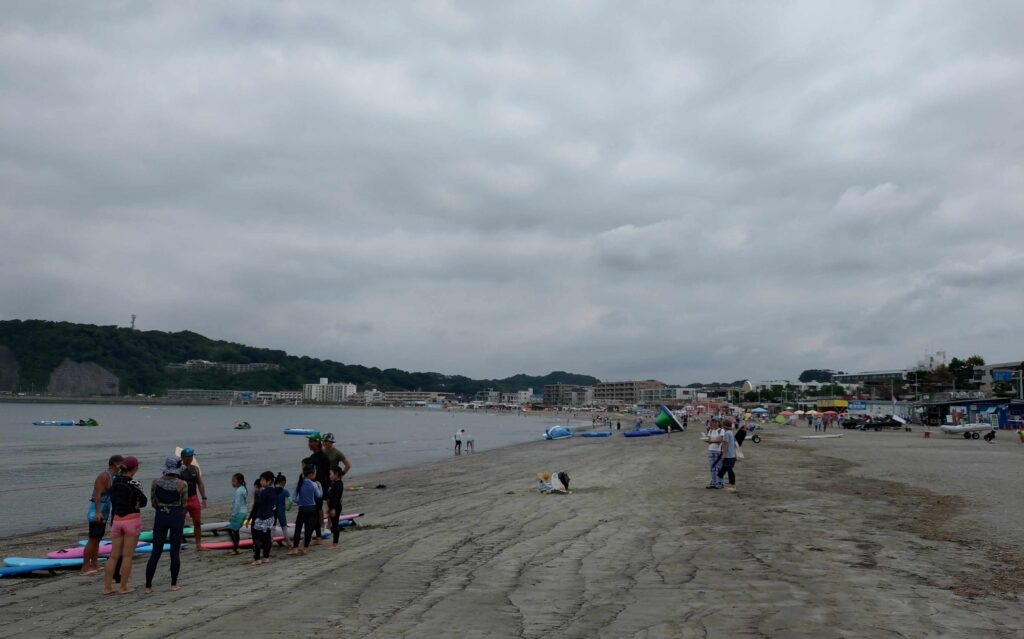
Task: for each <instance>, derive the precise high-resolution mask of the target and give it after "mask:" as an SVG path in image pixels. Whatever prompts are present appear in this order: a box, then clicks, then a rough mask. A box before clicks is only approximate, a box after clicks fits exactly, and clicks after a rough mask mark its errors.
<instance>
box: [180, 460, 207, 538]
mask: <svg viewBox="0 0 1024 639" xmlns="http://www.w3.org/2000/svg"><path fill="white" fill-rule="evenodd" d="M195 455H196V452H195V451H194V450H192V449H191V448H183V449H182V450H181V471H180V474H179V475H180V477H181V478H182V479H183V480H185V484H186V485H188V501H187V502H186V503H185V511H186V512H187V513H188V516H189V517H191V518H192V529H193V535H194V537H195V540H196V550H203V508H206V484H204V483H203V474H202V473H201V472H199V467H198V466H196V465H194V464H193V463H192V461H193V459H195ZM200 496H202V501H200V499H199V498H200Z"/></svg>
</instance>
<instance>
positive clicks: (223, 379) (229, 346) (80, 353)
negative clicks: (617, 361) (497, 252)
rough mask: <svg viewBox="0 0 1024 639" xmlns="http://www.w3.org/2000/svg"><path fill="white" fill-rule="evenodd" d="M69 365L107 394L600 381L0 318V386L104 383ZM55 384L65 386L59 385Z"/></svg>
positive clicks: (468, 388)
mask: <svg viewBox="0 0 1024 639" xmlns="http://www.w3.org/2000/svg"><path fill="white" fill-rule="evenodd" d="M187 360H208V361H211V362H224V363H230V364H250V363H257V362H261V363H268V364H276V365H277V368H276V369H275V370H261V371H253V372H243V373H237V374H232V373H231V372H229V371H226V370H201V371H186V370H182V369H175V368H171V369H168V368H167V367H168V365H169V364H180V363H182V362H185V361H187ZM75 363H78V364H86V363H90V364H96V365H98V366H99V367H102V369H105V371H109V372H110V373H113V375H116V376H117V378H118V382H119V385H115V386H114V387H112V388H114V390H112V391H111V392H112V393H121V394H137V393H145V394H157V395H161V394H163V393H164V392H165V391H166V390H167V389H168V388H205V389H233V390H268V391H274V390H296V389H299V388H302V385H303V384H308V383H312V382H316V381H317V380H318V379H319V378H321V377H327V378H329V379H330V380H331V381H332V382H351V383H353V384H357V385H359V386H374V387H376V388H379V389H380V390H384V391H388V390H425V391H427V390H429V391H441V392H449V393H459V394H472V393H476V392H477V391H481V390H486V389H488V388H493V389H494V390H500V391H506V392H511V391H516V390H521V389H525V388H531V387H532V388H533V389H534V390H535V391H538V392H539V391H540V390H541V389H542V388H543V387H544V385H545V384H555V383H565V384H580V385H593V384H597V383H598V382H599V381H600V380H598V379H597V378H596V377H591V376H589V375H578V374H574V373H566V372H563V371H555V372H552V373H549V374H547V375H543V376H531V375H522V374H520V375H514V376H512V377H508V378H505V379H471V378H469V377H466V376H463V375H443V374H441V373H410V372H407V371H403V370H399V369H397V368H388V369H384V370H381V369H379V368H372V367H366V366H360V365H357V364H343V363H341V362H335V361H331V360H321V359H316V358H312V357H297V356H294V355H289V354H287V353H286V352H284V351H280V350H272V349H268V348H255V347H252V346H245V345H242V344H235V343H233V342H224V341H219V340H212V339H209V338H206V337H203V336H202V335H199V334H197V333H193V332H191V331H182V332H179V333H165V332H163V331H136V330H132V329H128V328H119V327H117V326H95V325H92V324H73V323H70V322H46V321H42V320H8V321H0V391H2V390H8V391H11V390H17V391H35V392H41V391H43V390H45V389H47V388H53V387H54V386H55V384H57V382H58V381H59V382H60V383H62V384H64V383H65V382H66V381H67V378H69V377H70V378H72V379H73V381H75V380H74V378H75V376H78V377H79V378H81V377H82V376H83V375H84V376H85V377H86V378H88V375H90V374H92V375H93V376H94V377H95V378H96V379H95V382H96V384H99V383H102V384H103V385H104V386H103V387H104V388H107V387H110V385H111V381H110V379H109V378H107V377H104V376H102V375H98V374H96V373H94V372H93V371H92V370H91V369H88V370H85V369H83V367H76V366H75V365H74V364H75ZM83 370H84V372H83ZM55 371H57V374H58V375H60V374H62V372H64V374H63V377H62V378H61V379H60V380H57V379H55V375H54V373H55ZM65 371H66V372H65ZM77 381H79V382H81V383H83V384H86V386H84V387H87V388H91V387H90V386H88V384H89V383H90V382H92V381H94V380H90V379H84V380H82V379H78V380H77ZM58 385H59V384H58ZM61 387H62V388H63V387H66V384H65V386H61ZM95 387H96V388H99V386H95ZM107 394H110V393H107Z"/></svg>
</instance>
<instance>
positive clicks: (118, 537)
mask: <svg viewBox="0 0 1024 639" xmlns="http://www.w3.org/2000/svg"><path fill="white" fill-rule="evenodd" d="M334 444H335V438H334V435H333V434H331V433H327V434H326V435H324V436H323V437H321V436H320V434H319V433H317V434H313V435H310V436H309V438H308V447H309V451H310V454H309V455H308V456H307V457H305V458H304V459H303V460H302V466H301V468H302V471H301V474H300V476H299V480H298V482H297V483H296V486H295V494H294V497H292V494H291V493H289V492H288V490H287V488H286V486H287V478H286V477H285V476H284V475H283V474H282V473H276V474H275V473H274V472H272V471H269V470H267V471H263V472H262V473H260V475H259V477H258V478H257V480H256V482H255V484H254V491H253V492H254V496H253V500H252V505H251V507H250V506H249V505H248V501H249V500H248V488H247V486H246V481H245V476H244V475H243V474H242V473H235V474H234V475H233V476H232V477H231V485H232V487H233V488H234V493H233V496H232V502H231V517H230V521H229V522H228V523H227V531H228V536H229V538H230V539H231V542H232V548H231V550H229V551H228V552H229V553H234V554H238V553H239V547H240V542H241V532H242V529H243V528H244V527H245V525H246V524H247V523H248V525H249V531H250V533H251V536H252V547H253V558H252V560H250V561H249V562H248V563H249V564H250V565H254V566H255V565H261V564H264V563H267V562H268V561H269V560H270V549H271V547H272V545H273V541H274V535H273V529H274V527H275V525H276V526H277V527H278V528H279V529H280V535H279V537H278V541H284V540H286V539H287V538H288V517H287V509H288V500H289V498H292V499H293V501H294V503H295V504H296V505H297V506H298V514H297V515H296V518H295V524H294V533H293V535H292V538H291V542H292V548H291V550H290V551H289V553H288V554H292V555H294V554H305V553H306V549H307V548H309V545H310V542H311V540H312V537H313V535H314V534H315V535H316V542H315V543H316V544H319V543H320V539H321V538H322V536H323V532H322V531H323V524H324V510H325V509H324V506H325V505H326V507H327V516H328V519H327V521H328V522H329V523H330V526H331V531H332V533H333V540H334V544H333V547H334V548H337V545H338V541H339V537H340V532H341V526H340V517H341V504H342V497H343V495H344V490H345V486H344V483H343V482H342V478H343V477H344V476H345V475H346V474H348V472H349V471H350V470H351V469H352V464H351V462H349V460H348V458H347V457H345V455H344V453H342V452H341V451H340V450H339V449H338V448H336V447H335V445H334ZM140 465H141V464H140V462H139V460H138V458H136V457H133V456H130V455H129V456H122V455H113V456H111V457H110V459H109V460H108V461H107V469H106V470H105V471H103V472H102V473H100V474H99V475H98V476H97V477H96V480H95V482H94V483H93V490H92V494H91V496H90V499H89V509H88V514H87V519H88V523H89V538H88V541H87V543H86V546H85V549H84V552H83V555H82V570H81V573H82V574H83V575H92V574H97V573H99V572H100V570H101V568H100V564H99V556H100V542H101V540H102V539H103V537H104V535H105V534H106V532H107V524H108V522H109V524H110V537H111V547H110V554H109V557H108V559H107V562H106V565H105V566H104V567H103V568H102V571H103V594H105V595H110V594H114V593H117V594H122V595H123V594H128V593H131V592H134V591H135V588H134V587H132V586H131V585H130V583H131V573H132V561H133V557H134V554H135V548H136V546H137V545H138V541H139V536H140V535H141V534H142V509H143V508H145V507H146V506H147V505H149V506H151V507H152V508H153V509H154V521H153V539H152V550H151V551H150V555H149V559H148V561H147V563H146V587H145V592H146V594H150V593H152V592H153V577H154V576H155V574H156V569H157V566H158V565H159V563H160V559H161V557H162V555H163V552H164V546H165V545H167V544H169V553H170V557H171V565H170V569H171V590H172V591H174V590H178V575H179V572H180V570H181V557H180V552H181V546H182V542H183V537H184V532H185V517H186V515H187V516H188V517H189V518H190V519H191V520H192V526H193V529H194V538H195V547H196V550H206V549H205V548H203V543H202V533H203V523H202V511H203V509H205V508H206V503H207V501H208V500H207V496H206V484H205V483H204V481H203V476H202V473H201V471H200V469H199V466H198V464H196V463H195V451H194V450H192V449H191V448H184V449H182V450H181V453H180V457H178V456H175V457H167V458H166V459H165V460H164V464H163V468H162V469H161V474H160V476H159V477H158V478H156V479H154V480H153V481H152V483H151V484H150V487H149V492H148V493H147V492H146V491H145V490H144V489H143V487H142V484H141V483H140V482H139V481H138V480H137V479H135V476H136V474H137V473H138V472H139V468H140ZM300 542H304V543H303V545H302V548H300V547H299V545H300ZM115 583H116V584H118V587H117V589H115V587H114V584H115Z"/></svg>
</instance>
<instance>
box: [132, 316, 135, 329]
mask: <svg viewBox="0 0 1024 639" xmlns="http://www.w3.org/2000/svg"><path fill="white" fill-rule="evenodd" d="M132 330H133V331H134V330H135V313H132Z"/></svg>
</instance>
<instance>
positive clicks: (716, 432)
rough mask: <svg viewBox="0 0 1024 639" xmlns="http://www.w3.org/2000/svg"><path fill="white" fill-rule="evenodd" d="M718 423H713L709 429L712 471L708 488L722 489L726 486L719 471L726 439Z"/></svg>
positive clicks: (709, 458) (709, 457) (709, 455)
mask: <svg viewBox="0 0 1024 639" xmlns="http://www.w3.org/2000/svg"><path fill="white" fill-rule="evenodd" d="M716 423H717V422H712V425H711V426H710V427H709V429H708V465H709V466H710V469H711V481H710V483H708V485H707V488H722V487H724V486H725V484H724V483H723V482H722V478H721V477H719V476H718V470H719V468H721V465H722V440H723V439H724V437H725V430H723V429H722V428H721V426H716V425H715V424H716Z"/></svg>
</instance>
